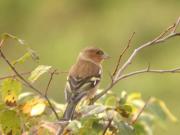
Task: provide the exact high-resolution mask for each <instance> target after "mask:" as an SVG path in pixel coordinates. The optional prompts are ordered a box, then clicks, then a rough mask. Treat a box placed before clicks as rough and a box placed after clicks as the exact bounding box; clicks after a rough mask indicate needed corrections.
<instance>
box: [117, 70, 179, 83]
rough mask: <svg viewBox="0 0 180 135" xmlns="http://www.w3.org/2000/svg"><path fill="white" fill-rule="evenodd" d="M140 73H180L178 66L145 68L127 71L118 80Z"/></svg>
mask: <svg viewBox="0 0 180 135" xmlns="http://www.w3.org/2000/svg"><path fill="white" fill-rule="evenodd" d="M142 73H158V74H162V73H180V67H178V68H174V69H167V70H162V69H159V70H155V69H150V68H145V69H142V70H138V71H134V72H131V73H128V74H124V75H122V76H121V77H120V78H119V79H118V81H119V80H122V79H125V78H128V77H131V76H134V75H138V74H142Z"/></svg>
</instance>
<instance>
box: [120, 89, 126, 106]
mask: <svg viewBox="0 0 180 135" xmlns="http://www.w3.org/2000/svg"><path fill="white" fill-rule="evenodd" d="M126 101H127V92H126V91H122V93H121V97H120V100H119V104H120V105H123V104H125V103H126Z"/></svg>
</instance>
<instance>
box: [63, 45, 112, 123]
mask: <svg viewBox="0 0 180 135" xmlns="http://www.w3.org/2000/svg"><path fill="white" fill-rule="evenodd" d="M108 58H109V55H108V54H107V53H105V52H104V51H103V50H102V49H100V48H97V47H87V48H85V49H83V50H82V51H81V52H80V53H79V55H78V57H77V60H76V62H75V64H74V65H73V66H72V67H71V68H70V70H69V73H68V76H67V83H66V86H65V99H66V102H67V106H66V109H65V111H64V114H63V119H64V120H72V119H73V117H74V113H75V109H76V106H77V104H78V103H79V102H80V101H81V100H82V99H83V98H84V97H86V99H91V98H93V97H94V95H95V94H96V90H97V89H98V86H99V83H100V81H101V78H102V62H103V61H104V60H106V59H108Z"/></svg>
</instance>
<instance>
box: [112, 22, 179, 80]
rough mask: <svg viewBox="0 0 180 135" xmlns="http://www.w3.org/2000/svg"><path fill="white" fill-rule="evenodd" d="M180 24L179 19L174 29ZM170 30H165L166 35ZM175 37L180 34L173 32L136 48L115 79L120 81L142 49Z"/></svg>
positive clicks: (161, 35)
mask: <svg viewBox="0 0 180 135" xmlns="http://www.w3.org/2000/svg"><path fill="white" fill-rule="evenodd" d="M178 24H179V19H178V20H177V22H176V25H174V27H176V28H177V25H178ZM169 28H171V27H168V29H166V30H165V32H164V33H167V32H166V31H168V30H169ZM175 36H180V33H176V32H175V31H174V32H171V33H170V34H168V35H166V36H165V35H164V34H160V35H159V36H157V37H156V38H155V39H154V40H152V41H149V42H147V43H145V44H143V45H141V46H140V47H138V48H136V49H135V50H134V51H133V53H132V54H131V55H130V57H129V58H128V60H127V61H126V62H125V63H124V64H123V65H122V67H121V68H120V69H119V70H118V72H117V74H116V75H115V77H114V80H115V81H116V80H118V78H119V77H120V76H121V75H122V73H123V71H124V70H125V69H126V68H127V67H128V66H129V65H130V64H131V63H132V60H133V59H134V58H135V56H136V55H137V54H138V52H140V51H141V50H142V49H144V48H147V47H149V46H153V45H158V44H159V43H161V42H164V41H166V40H167V39H169V38H172V37H175Z"/></svg>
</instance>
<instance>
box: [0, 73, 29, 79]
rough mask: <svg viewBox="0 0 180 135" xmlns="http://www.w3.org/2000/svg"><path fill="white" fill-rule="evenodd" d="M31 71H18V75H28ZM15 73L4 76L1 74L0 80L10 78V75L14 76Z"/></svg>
mask: <svg viewBox="0 0 180 135" xmlns="http://www.w3.org/2000/svg"><path fill="white" fill-rule="evenodd" d="M30 73H31V72H23V73H19V74H20V75H22V76H23V75H28V74H30ZM16 76H17V75H16V74H14V75H6V76H3V77H0V80H4V79H7V78H12V77H16Z"/></svg>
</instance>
